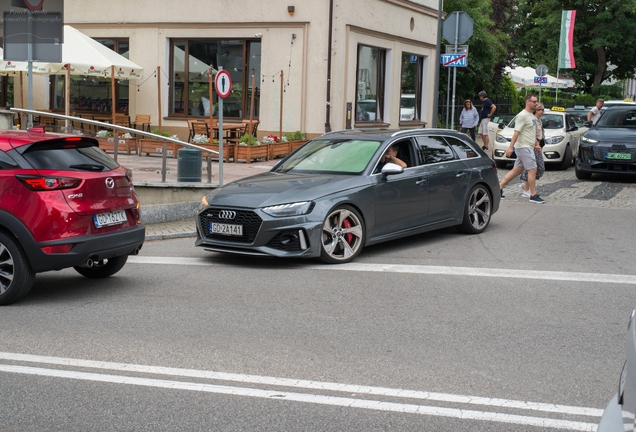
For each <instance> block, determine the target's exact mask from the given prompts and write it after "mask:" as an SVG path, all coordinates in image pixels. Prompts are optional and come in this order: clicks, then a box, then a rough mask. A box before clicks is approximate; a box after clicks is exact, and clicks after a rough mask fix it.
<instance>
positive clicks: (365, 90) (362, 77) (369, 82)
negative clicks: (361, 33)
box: [356, 45, 386, 122]
mask: <svg viewBox="0 0 636 432" xmlns="http://www.w3.org/2000/svg"><path fill="white" fill-rule="evenodd" d="M385 70H386V50H384V49H381V48H375V47H370V46H366V45H358V65H357V69H356V74H357V77H358V81H357V82H358V84H357V91H356V121H357V122H381V121H383V119H384V79H385Z"/></svg>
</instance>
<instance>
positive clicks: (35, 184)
mask: <svg viewBox="0 0 636 432" xmlns="http://www.w3.org/2000/svg"><path fill="white" fill-rule="evenodd" d="M15 178H17V179H18V180H19V181H20V183H22V184H23V185H25V186H26V187H27V188H29V189H31V190H32V191H36V192H44V191H54V190H61V189H72V188H76V187H78V186H79V185H80V184H82V179H77V178H71V177H53V176H28V175H17V176H15Z"/></svg>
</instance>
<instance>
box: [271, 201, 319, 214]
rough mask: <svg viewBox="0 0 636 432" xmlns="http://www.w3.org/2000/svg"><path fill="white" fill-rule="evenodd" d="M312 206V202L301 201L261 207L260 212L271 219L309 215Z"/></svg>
mask: <svg viewBox="0 0 636 432" xmlns="http://www.w3.org/2000/svg"><path fill="white" fill-rule="evenodd" d="M313 206H314V203H313V201H302V202H296V203H290V204H279V205H274V206H269V207H263V208H262V209H261V210H263V211H264V212H265V213H267V214H268V215H270V216H273V217H285V216H300V215H304V214H307V213H309V212H310V211H311V209H312V208H313Z"/></svg>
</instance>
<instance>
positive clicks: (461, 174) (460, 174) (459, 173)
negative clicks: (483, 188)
mask: <svg viewBox="0 0 636 432" xmlns="http://www.w3.org/2000/svg"><path fill="white" fill-rule="evenodd" d="M465 175H466V173H465V172H462V171H460V172H458V173H457V174H455V177H464V176H465Z"/></svg>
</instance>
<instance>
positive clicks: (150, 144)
mask: <svg viewBox="0 0 636 432" xmlns="http://www.w3.org/2000/svg"><path fill="white" fill-rule="evenodd" d="M180 148H181V146H180V145H178V144H175V143H171V142H166V153H167V154H166V156H167V157H172V158H175V159H176V158H177V151H178V150H179V149H180ZM142 153H145V154H146V156H149V155H151V154H153V155H161V154H162V153H163V141H159V140H155V139H143V138H142V139H140V140H139V156H141V154H142Z"/></svg>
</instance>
